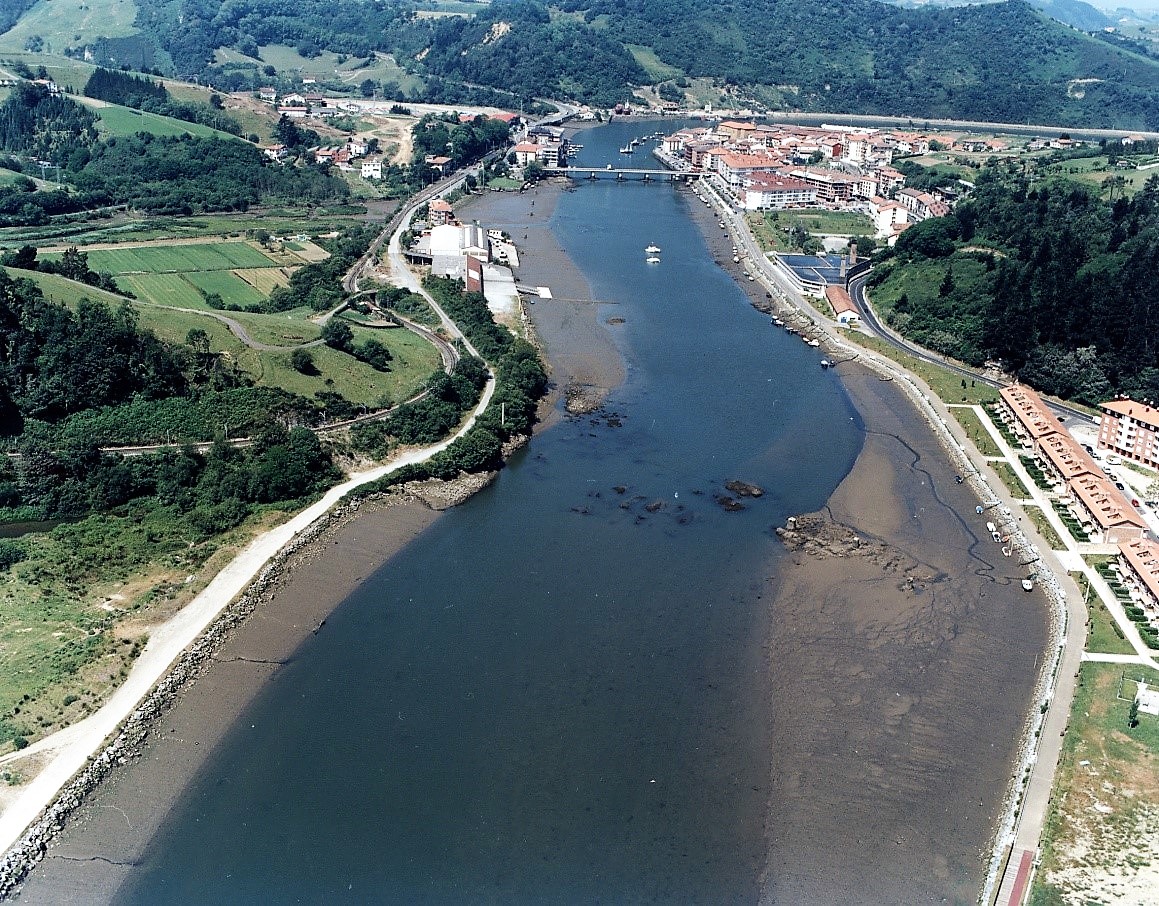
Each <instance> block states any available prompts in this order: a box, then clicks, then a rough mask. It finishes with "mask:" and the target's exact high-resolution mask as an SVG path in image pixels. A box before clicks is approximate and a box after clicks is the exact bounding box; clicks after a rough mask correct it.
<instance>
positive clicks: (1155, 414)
mask: <svg viewBox="0 0 1159 906" xmlns="http://www.w3.org/2000/svg"><path fill="white" fill-rule="evenodd" d="M1102 409H1103V411H1104V412H1111V413H1114V414H1115V415H1120V416H1127V417H1128V418H1133V419H1135V421H1137V422H1142V423H1143V424H1145V425H1148V426H1150V427H1152V428H1159V409H1156V408H1155V407H1154V406H1148V405H1147V404H1146V403H1136V402H1135V401H1134V400H1110V401H1109V402H1106V403H1103V405H1102Z"/></svg>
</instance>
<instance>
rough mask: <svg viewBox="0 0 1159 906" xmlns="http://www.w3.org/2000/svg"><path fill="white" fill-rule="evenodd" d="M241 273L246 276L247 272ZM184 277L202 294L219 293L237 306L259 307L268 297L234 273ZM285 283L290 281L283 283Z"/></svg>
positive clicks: (219, 272) (201, 273) (185, 275)
mask: <svg viewBox="0 0 1159 906" xmlns="http://www.w3.org/2000/svg"><path fill="white" fill-rule="evenodd" d="M240 273H243V274H244V273H245V271H241V272H240ZM182 276H183V277H184V279H186V280H188V281H189V282H190V283H192V284H193V285H194V287H196V288H197V289H199V290H200V291H201V292H204V293H217V294H218V295H219V296H221V298H222V299H228V300H229V301H230V302H232V303H234V304H237V305H242V306H245V305H259V304H261V303H262V302H264V301H265V299H266V296H267V295H268V293H261V292H258V291H257V290H256V289H254V287H253V285H252V284H251V283H249V282H247V281H246V280H243V279H242V278H241V277H240V276H239V275H238V274H237V273H234V272H233V271H201V272H194V273H191V274H183V275H182ZM285 282H288V281H283V283H285Z"/></svg>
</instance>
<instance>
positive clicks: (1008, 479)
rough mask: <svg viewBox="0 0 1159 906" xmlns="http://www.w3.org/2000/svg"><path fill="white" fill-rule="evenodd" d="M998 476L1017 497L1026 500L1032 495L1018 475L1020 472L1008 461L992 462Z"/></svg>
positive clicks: (991, 464) (991, 466) (991, 465)
mask: <svg viewBox="0 0 1159 906" xmlns="http://www.w3.org/2000/svg"><path fill="white" fill-rule="evenodd" d="M990 468H992V469H993V470H994V471H995V472H996V473H998V477H999V478H1001V479H1002V483H1003V484H1004V485H1006V489H1007V490H1008V491H1010V493H1011V494H1013V495H1014V496H1015V497H1018V498H1019V499H1022V500H1025V499H1026V498H1027V497H1029V496H1030V491H1028V490H1027V489H1026V485H1024V484H1023V483H1022V479H1021V478H1019V477H1018V473H1017V472H1015V471H1014V468H1013V467H1012V466H1011V465H1010V463H1008V462H992V463H990Z"/></svg>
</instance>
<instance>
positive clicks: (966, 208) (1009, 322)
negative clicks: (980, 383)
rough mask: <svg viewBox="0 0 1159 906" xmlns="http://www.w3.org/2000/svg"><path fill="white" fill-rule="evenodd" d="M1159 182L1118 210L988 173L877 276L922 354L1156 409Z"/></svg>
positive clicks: (904, 238)
mask: <svg viewBox="0 0 1159 906" xmlns="http://www.w3.org/2000/svg"><path fill="white" fill-rule="evenodd" d="M1157 270H1159V177H1152V178H1151V179H1150V180H1148V182H1147V183H1146V184H1145V185H1144V187H1143V188H1142V189H1141V190H1140V191H1139V192H1137V193H1136V194H1135V195H1134V196H1132V197H1130V198H1124V197H1120V198H1117V199H1115V200H1114V201H1113V202H1109V201H1107V200H1104V199H1103V198H1101V197H1100V193H1099V192H1097V191H1096V190H1093V189H1091V188H1088V187H1084V186H1080V185H1076V184H1074V183H1068V182H1065V181H1061V180H1059V181H1041V180H1036V181H1031V180H1029V179H1028V178H1027V177H1026V176H1025V175H1024V174H1022V172H1021V171H1020V169H1019V168H1017V167H1016V166H1013V165H1010V166H1009V167H1007V166H1006V165H1003V166H1002V167H999V168H991V169H987V170H985V171H983V172H982V173H981V174H980V175H979V176H978V179H977V181H976V183H975V188H974V191H973V193H972V194H971V195H970V197H969V198H968V199H966V200H964V201H962V202H960V203H958V204H957V205H955V206H954V211H953V213H952V214H951V215H949V216H948V217H936V218H931V219H929V220H925V221H923V222H921V223H919V224H917V225H915V226H912V227H910V228H909V229H908V230H906V231H905V232H904V233H902V234H901V236H900V237H899V238H898V241H897V246H896V247H895V248H894V249H893V250H890V251H886V252H884V253H883V254H882V255H881V256H880V257H879V264H878V266H877V267H876V268H875V269H874V273H873V276H872V277H871V278H870V280H871V283H873V284H874V286H875V289H874V291H873V297H874V302H875V304H879V305H880V306H881V307H882V309H883V310H884V312H885V314H886V316H887V318H888V320H889V322H890V323H891V324H893V325H894V326H895V327H896V328H897V329H898V330H900V331H901V332H902V333H904V334H905V335H906V336H909V337H912V338H913V339H915V340H917V341H918V342H919V343H922V344H923V345H925V346H928V347H931V348H934V349H937V350H939V351H941V352H944V353H947V354H949V355H952V356H955V357H956V358H959V359H962V360H964V361H966V362H969V363H970V364H974V365H980V364H981V363H982V362H983V361H984V360H986V359H1000V360H1001V361H1002V362H1003V364H1004V366H1005V367H1006V369H1007V370H1009V371H1011V372H1012V373H1014V374H1016V375H1018V376H1019V377H1020V378H1022V379H1023V380H1025V381H1026V382H1027V383H1029V384H1032V385H1034V386H1035V387H1037V388H1038V389H1040V390H1042V391H1044V392H1046V393H1051V394H1056V395H1058V396H1062V397H1065V398H1068V399H1076V400H1079V401H1081V402H1084V403H1088V404H1091V405H1096V404H1098V403H1099V402H1101V401H1103V400H1105V399H1107V398H1109V397H1111V396H1114V395H1115V394H1117V393H1126V394H1128V395H1130V396H1132V397H1134V398H1136V399H1157V398H1159V335H1157V334H1156V332H1155V328H1154V325H1155V323H1156V320H1157V319H1159V284H1157V283H1156V282H1155V279H1154V276H1155V273H1156V272H1157Z"/></svg>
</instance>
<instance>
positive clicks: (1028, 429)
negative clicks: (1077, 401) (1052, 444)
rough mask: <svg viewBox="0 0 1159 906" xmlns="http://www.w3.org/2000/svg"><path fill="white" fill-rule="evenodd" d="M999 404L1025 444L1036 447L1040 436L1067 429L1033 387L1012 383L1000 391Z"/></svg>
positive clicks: (1058, 432) (1017, 435) (1016, 435)
mask: <svg viewBox="0 0 1159 906" xmlns="http://www.w3.org/2000/svg"><path fill="white" fill-rule="evenodd" d="M998 399H999V406H1000V408H1001V411H1002V413H1003V415H1005V416H1006V418H1007V421H1008V422H1009V424H1010V427H1011V430H1013V432H1014V435H1015V437H1017V438H1018V439H1019V440H1020V441H1021V442H1022V443H1023V445H1025V446H1027V447H1033V448H1036V447H1037V445H1038V441H1039V439H1040V438H1043V437H1046V436H1047V435H1049V434H1061V433H1063V432H1064V431H1065V430H1066V429H1065V428H1063V426H1062V422H1060V421H1059V420H1058V419H1057V418H1056V417H1055V415H1054V413H1053V412H1051V411H1050V410H1049V409H1047V408H1046V404H1045V403H1044V402H1043V401H1042V397H1040V396H1039V395H1038V394H1037V393H1036V392H1035V391H1034V390H1033V389H1031V388H1030V387H1027V386H1026V385H1025V384H1011V385H1010V386H1009V387H1003V388H1002V389H1000V390H999V391H998Z"/></svg>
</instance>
